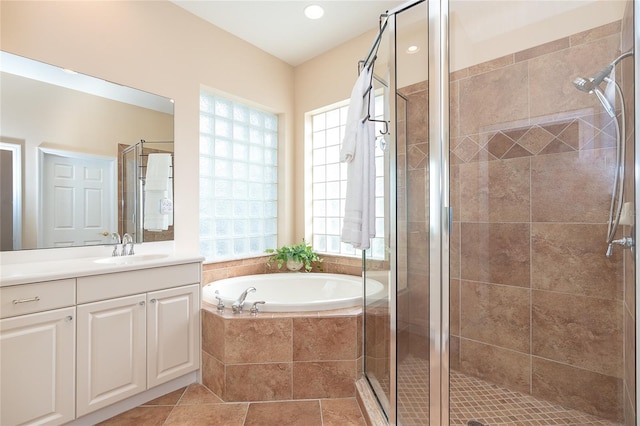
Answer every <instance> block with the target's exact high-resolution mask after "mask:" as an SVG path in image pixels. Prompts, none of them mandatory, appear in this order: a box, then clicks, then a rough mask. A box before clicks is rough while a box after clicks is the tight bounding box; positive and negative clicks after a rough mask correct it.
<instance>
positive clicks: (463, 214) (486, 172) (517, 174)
mask: <svg viewBox="0 0 640 426" xmlns="http://www.w3.org/2000/svg"><path fill="white" fill-rule="evenodd" d="M459 167H460V198H461V202H460V204H461V205H460V218H461V220H462V221H463V222H528V221H529V220H530V218H529V212H530V201H529V200H530V163H529V158H518V159H512V160H504V161H489V162H478V163H469V164H462V165H460V166H459Z"/></svg>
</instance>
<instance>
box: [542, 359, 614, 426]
mask: <svg viewBox="0 0 640 426" xmlns="http://www.w3.org/2000/svg"><path fill="white" fill-rule="evenodd" d="M532 361H533V370H532V371H533V373H532V394H533V396H535V397H537V398H541V399H545V400H548V401H556V402H557V403H558V404H560V405H563V406H565V407H567V408H573V409H576V410H580V411H584V412H585V413H588V414H592V415H595V416H598V417H602V418H605V419H609V420H614V421H618V422H621V421H622V416H623V412H622V411H623V401H622V395H623V391H622V380H621V379H618V378H615V377H611V376H605V375H603V374H598V373H594V372H591V371H587V370H583V369H580V368H575V367H571V366H569V365H566V364H561V363H558V362H554V361H549V360H546V359H542V358H538V357H535V356H534V357H533V359H532Z"/></svg>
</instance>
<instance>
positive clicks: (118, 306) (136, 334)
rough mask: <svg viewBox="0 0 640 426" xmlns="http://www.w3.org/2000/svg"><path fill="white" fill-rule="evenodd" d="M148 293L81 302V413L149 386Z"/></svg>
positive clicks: (78, 371)
mask: <svg viewBox="0 0 640 426" xmlns="http://www.w3.org/2000/svg"><path fill="white" fill-rule="evenodd" d="M145 305H146V296H145V295H144V294H140V295H135V296H129V297H121V298H118V299H111V300H106V301H103V302H96V303H88V304H85V305H79V306H78V307H77V310H78V332H77V333H78V334H77V342H78V366H77V377H78V381H77V392H78V398H77V407H76V410H77V416H78V417H80V416H83V415H85V414H87V413H90V412H92V411H95V410H97V409H99V408H103V407H106V406H107V405H110V404H113V403H114V402H117V401H120V400H123V399H125V398H128V397H130V396H132V395H135V394H137V393H140V392H142V391H144V390H146V384H147V379H146V368H145V367H146V351H145V348H146V337H145V328H146V313H145V312H146V307H145Z"/></svg>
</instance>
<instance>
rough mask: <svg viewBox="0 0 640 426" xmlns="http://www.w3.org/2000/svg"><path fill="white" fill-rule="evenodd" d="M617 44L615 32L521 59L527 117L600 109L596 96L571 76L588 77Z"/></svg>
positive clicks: (613, 53) (604, 62) (605, 61)
mask: <svg viewBox="0 0 640 426" xmlns="http://www.w3.org/2000/svg"><path fill="white" fill-rule="evenodd" d="M619 44H620V37H619V35H612V36H609V37H605V38H600V39H598V40H595V41H593V42H591V43H585V44H580V45H577V46H574V47H572V48H570V49H562V50H559V51H555V52H552V53H549V54H545V55H542V56H537V57H535V58H533V59H531V60H529V61H527V62H526V63H524V62H523V63H522V64H524V65H528V71H529V85H528V90H529V95H530V103H529V107H530V114H531V117H541V116H547V115H552V114H557V113H559V112H564V111H577V110H582V109H589V108H591V109H592V110H593V111H602V106H601V105H598V104H599V102H598V100H597V99H596V97H595V96H593V95H589V94H586V93H583V92H580V91H579V90H576V89H575V87H574V86H573V80H574V79H575V78H576V77H577V76H582V77H584V78H588V77H590V76H592V75H594V74H595V73H596V72H598V71H599V70H601V69H602V68H604V67H605V66H606V65H608V64H609V63H610V62H611V61H612V60H613V59H614V58H615V57H616V56H617V52H618V49H619ZM549 70H553V72H550V71H549Z"/></svg>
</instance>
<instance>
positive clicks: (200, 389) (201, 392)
mask: <svg viewBox="0 0 640 426" xmlns="http://www.w3.org/2000/svg"><path fill="white" fill-rule="evenodd" d="M223 402H224V401H223V400H221V399H220V398H218V397H217V396H216V395H215V394H214V393H213V392H211V391H210V390H209V389H207V388H206V387H205V386H203V385H201V384H199V383H193V384H191V385H189V387H188V388H187V390H186V392H184V394H183V395H182V398H181V399H180V402H179V405H201V404H221V403H223Z"/></svg>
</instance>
